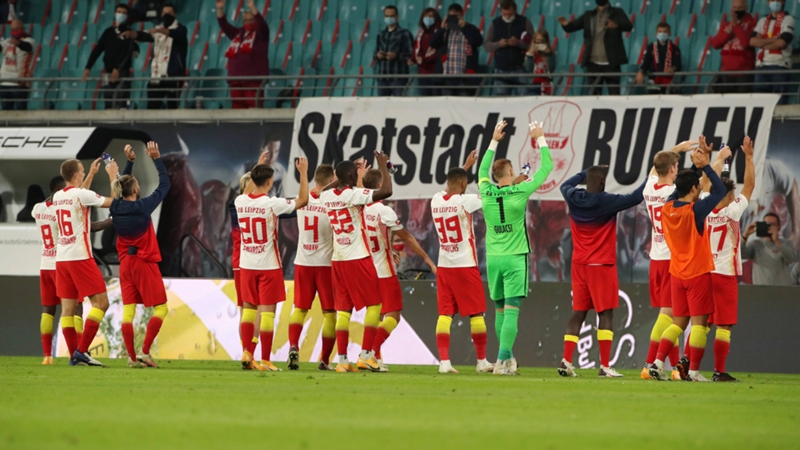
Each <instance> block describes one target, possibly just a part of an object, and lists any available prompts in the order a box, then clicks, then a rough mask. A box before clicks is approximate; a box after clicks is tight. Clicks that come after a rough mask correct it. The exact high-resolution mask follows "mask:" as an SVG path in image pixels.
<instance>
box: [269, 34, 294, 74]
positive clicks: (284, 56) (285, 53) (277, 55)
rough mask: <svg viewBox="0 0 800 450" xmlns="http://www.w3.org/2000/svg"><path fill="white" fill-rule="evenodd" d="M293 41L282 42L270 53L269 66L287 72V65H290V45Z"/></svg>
mask: <svg viewBox="0 0 800 450" xmlns="http://www.w3.org/2000/svg"><path fill="white" fill-rule="evenodd" d="M290 43H291V41H285V42H281V43H280V44H278V45H277V46H276V47H275V50H274V51H272V52H270V55H269V59H270V61H269V63H270V64H269V66H270V67H279V68H280V69H281V70H283V71H286V65H288V64H289V44H290Z"/></svg>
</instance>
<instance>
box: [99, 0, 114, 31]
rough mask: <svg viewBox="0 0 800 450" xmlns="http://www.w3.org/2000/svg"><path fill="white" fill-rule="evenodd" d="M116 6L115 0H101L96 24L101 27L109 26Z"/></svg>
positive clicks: (112, 20)
mask: <svg viewBox="0 0 800 450" xmlns="http://www.w3.org/2000/svg"><path fill="white" fill-rule="evenodd" d="M116 7H117V2H116V1H115V0H103V2H102V4H101V5H100V11H99V14H98V16H97V24H98V25H99V26H100V27H101V29H104V28H106V27H109V26H111V23H112V22H114V10H115V9H116Z"/></svg>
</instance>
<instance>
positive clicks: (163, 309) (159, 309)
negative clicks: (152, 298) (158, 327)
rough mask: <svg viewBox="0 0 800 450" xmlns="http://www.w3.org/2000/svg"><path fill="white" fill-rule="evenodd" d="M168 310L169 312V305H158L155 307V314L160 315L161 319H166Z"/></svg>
mask: <svg viewBox="0 0 800 450" xmlns="http://www.w3.org/2000/svg"><path fill="white" fill-rule="evenodd" d="M167 312H169V309H168V308H167V305H156V306H154V307H153V316H155V317H158V318H159V319H161V320H164V319H165V318H166V317H167Z"/></svg>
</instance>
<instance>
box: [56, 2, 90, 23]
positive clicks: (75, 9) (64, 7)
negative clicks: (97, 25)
mask: <svg viewBox="0 0 800 450" xmlns="http://www.w3.org/2000/svg"><path fill="white" fill-rule="evenodd" d="M62 1H63V3H62V4H61V22H62V23H68V24H70V25H75V24H82V23H84V22H86V19H87V18H88V17H89V2H88V0H62Z"/></svg>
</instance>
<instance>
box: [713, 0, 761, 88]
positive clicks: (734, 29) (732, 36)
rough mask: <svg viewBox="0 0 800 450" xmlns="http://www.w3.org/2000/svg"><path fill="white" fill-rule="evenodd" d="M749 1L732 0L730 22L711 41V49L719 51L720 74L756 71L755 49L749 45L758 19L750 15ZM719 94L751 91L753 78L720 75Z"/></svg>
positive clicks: (749, 76)
mask: <svg viewBox="0 0 800 450" xmlns="http://www.w3.org/2000/svg"><path fill="white" fill-rule="evenodd" d="M747 9H748V8H747V0H733V4H732V5H731V12H730V22H728V21H726V20H723V21H722V23H720V24H719V31H718V32H717V34H716V36H714V37H713V38H712V39H711V46H712V47H714V48H715V49H717V50H721V52H720V56H721V58H720V60H721V67H720V69H719V70H720V71H722V72H727V71H733V70H755V68H756V50H755V48H753V47H752V46H750V35H751V34H752V33H753V30H754V29H755V27H756V19H754V18H753V16H751V15H750V13H749V12H747ZM717 81H718V84H717V85H716V87H715V90H716V92H718V93H721V94H725V93H735V92H745V93H746V92H752V91H753V86H752V84H753V75H720V76H719V77H718V80H717Z"/></svg>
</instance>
